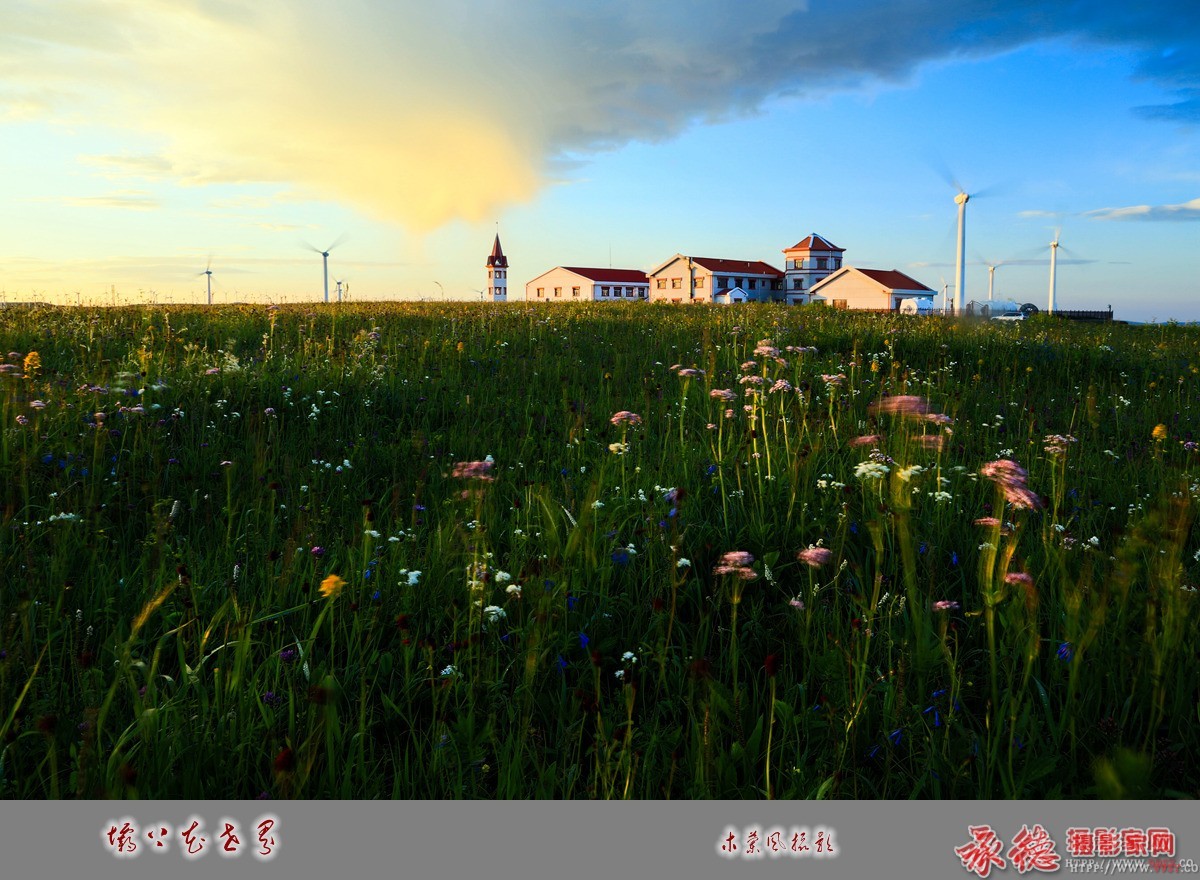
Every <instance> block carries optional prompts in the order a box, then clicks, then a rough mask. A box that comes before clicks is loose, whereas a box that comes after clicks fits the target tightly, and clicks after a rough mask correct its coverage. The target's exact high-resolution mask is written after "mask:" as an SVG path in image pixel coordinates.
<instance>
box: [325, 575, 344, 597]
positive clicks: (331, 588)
mask: <svg viewBox="0 0 1200 880" xmlns="http://www.w3.org/2000/svg"><path fill="white" fill-rule="evenodd" d="M344 586H346V582H345V581H344V580H342V579H341V578H340V577H338V576H337V575H336V574H331V575H329V576H328V577H327V578H325V580H323V581H321V595H322V596H324V597H325V598H327V599H336V598H337V597H338V594H339V593H340V592H341V591H342V587H344Z"/></svg>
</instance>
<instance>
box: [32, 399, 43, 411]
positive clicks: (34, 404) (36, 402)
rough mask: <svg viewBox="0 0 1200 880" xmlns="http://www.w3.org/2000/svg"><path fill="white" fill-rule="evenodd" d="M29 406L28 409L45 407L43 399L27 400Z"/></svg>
mask: <svg viewBox="0 0 1200 880" xmlns="http://www.w3.org/2000/svg"><path fill="white" fill-rule="evenodd" d="M29 407H30V409H45V408H46V401H44V400H31V401H29Z"/></svg>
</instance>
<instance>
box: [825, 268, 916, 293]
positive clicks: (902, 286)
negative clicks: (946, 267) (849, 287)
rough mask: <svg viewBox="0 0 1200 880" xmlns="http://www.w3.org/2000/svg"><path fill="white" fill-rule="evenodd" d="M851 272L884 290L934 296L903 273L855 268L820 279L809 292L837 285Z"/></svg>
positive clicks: (840, 270) (845, 269)
mask: <svg viewBox="0 0 1200 880" xmlns="http://www.w3.org/2000/svg"><path fill="white" fill-rule="evenodd" d="M851 272H857V273H858V274H860V275H865V276H866V277H867V278H870V279H871V280H872V281H874V282H875V283H876V284H878V285H880V286H881V287H883V288H885V289H886V290H901V291H904V292H906V293H916V294H917V295H918V296H925V295H926V294H928V295H929V296H933V294H934V291H933V290H931V289H930V288H928V287H926V286H925V285H924V284H922V283H921V282H920V281H917V280H916V279H915V278H910V277H909V276H908V275H905V274H904V273H903V272H900V271H897V270H896V269H859V268H858V267H856V266H843V267H842V268H840V269H838V270H837V271H836V272H834V273H833V274H832V275H828V276H826V277H825V278H822V279H821V280H820V281H818V282H817V283H816V284H814V285H813V286H812V287H811V288H809V291H810V292H813V291H818V290H824V289H825V288H826V287H829V286H831V285H833V284H835V283H837V281H838V280H839V279H841V278H844V277H845V276H846V275H848V274H850V273H851Z"/></svg>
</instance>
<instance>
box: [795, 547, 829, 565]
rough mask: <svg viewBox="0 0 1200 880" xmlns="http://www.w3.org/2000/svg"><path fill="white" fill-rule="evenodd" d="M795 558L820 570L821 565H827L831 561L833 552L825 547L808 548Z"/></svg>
mask: <svg viewBox="0 0 1200 880" xmlns="http://www.w3.org/2000/svg"><path fill="white" fill-rule="evenodd" d="M796 558H797V559H799V560H800V561H801V562H803V563H804V564H806V565H809V566H811V567H812V568H820V567H821V566H822V565H828V564H829V561H830V560H831V559H833V551H831V550H830V549H829V548H827V547H809V548H808V549H807V550H801V551H800V552H799V553H797V554H796Z"/></svg>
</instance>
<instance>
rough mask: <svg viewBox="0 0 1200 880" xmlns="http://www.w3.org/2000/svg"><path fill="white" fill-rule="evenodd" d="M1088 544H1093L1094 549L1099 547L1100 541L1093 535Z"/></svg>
mask: <svg viewBox="0 0 1200 880" xmlns="http://www.w3.org/2000/svg"><path fill="white" fill-rule="evenodd" d="M1088 543H1089V544H1091V545H1092V546H1093V547H1099V546H1100V539H1099V538H1097V537H1096V536H1095V535H1092V536H1091V537H1090V538H1088Z"/></svg>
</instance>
